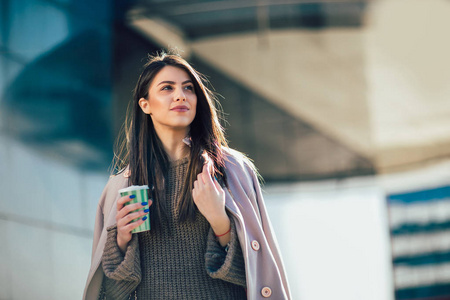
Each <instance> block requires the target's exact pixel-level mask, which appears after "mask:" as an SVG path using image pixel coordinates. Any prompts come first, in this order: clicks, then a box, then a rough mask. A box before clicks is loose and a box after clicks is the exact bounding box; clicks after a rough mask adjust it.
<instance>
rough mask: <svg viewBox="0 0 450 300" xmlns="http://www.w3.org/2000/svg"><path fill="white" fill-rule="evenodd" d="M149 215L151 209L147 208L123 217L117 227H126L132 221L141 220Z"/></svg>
mask: <svg viewBox="0 0 450 300" xmlns="http://www.w3.org/2000/svg"><path fill="white" fill-rule="evenodd" d="M148 213H149V209H148V208H147V209H145V210H140V211H138V212H134V213H131V214H128V215H126V216H125V217H123V218H122V219H121V220H119V222H118V223H117V226H125V225H127V224H128V223H130V222H131V221H133V220H136V219H139V218H141V217H143V216H145V215H147V214H148Z"/></svg>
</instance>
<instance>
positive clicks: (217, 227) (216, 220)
mask: <svg viewBox="0 0 450 300" xmlns="http://www.w3.org/2000/svg"><path fill="white" fill-rule="evenodd" d="M211 163H212V162H211V161H208V162H207V163H205V164H204V165H203V170H202V172H201V173H199V174H198V176H197V180H196V181H195V182H194V188H193V189H192V197H193V198H194V203H195V204H196V205H197V208H198V209H199V211H200V212H201V214H202V215H203V216H204V217H205V218H206V219H207V220H208V222H209V224H210V225H211V228H212V229H213V230H214V233H215V234H216V236H220V237H219V242H220V244H221V245H222V246H225V245H226V244H227V243H228V242H229V241H230V234H229V230H230V226H231V225H230V219H229V218H228V215H227V213H226V211H225V192H224V190H223V189H222V187H221V186H220V184H219V183H218V182H217V180H215V179H214V180H213V179H212V178H211V173H210V171H209V170H210V168H211V166H210V164H211ZM224 233H225V234H224Z"/></svg>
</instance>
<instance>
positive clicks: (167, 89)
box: [161, 85, 172, 91]
mask: <svg viewBox="0 0 450 300" xmlns="http://www.w3.org/2000/svg"><path fill="white" fill-rule="evenodd" d="M170 90H172V86H171V85H165V86H163V87H162V88H161V91H170Z"/></svg>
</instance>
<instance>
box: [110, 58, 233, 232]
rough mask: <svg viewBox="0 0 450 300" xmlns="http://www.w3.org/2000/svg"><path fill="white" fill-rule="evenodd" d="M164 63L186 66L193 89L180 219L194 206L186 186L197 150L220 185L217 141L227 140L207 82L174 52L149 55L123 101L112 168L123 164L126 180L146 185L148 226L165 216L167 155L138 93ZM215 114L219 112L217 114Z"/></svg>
mask: <svg viewBox="0 0 450 300" xmlns="http://www.w3.org/2000/svg"><path fill="white" fill-rule="evenodd" d="M166 66H174V67H177V68H180V69H182V70H184V71H186V73H187V74H188V75H189V77H190V78H191V80H192V82H193V85H194V90H195V93H196V95H197V110H196V115H195V118H194V120H193V121H192V123H191V125H190V131H189V135H190V139H191V146H190V157H189V158H190V159H189V165H188V171H187V176H186V178H185V180H184V183H183V187H182V191H181V195H180V199H178V213H179V220H180V221H182V222H184V221H187V220H193V219H194V218H195V215H196V207H195V204H194V202H193V199H192V189H193V186H194V181H195V180H196V179H197V175H198V173H200V172H201V171H202V167H203V162H204V160H203V157H202V154H203V156H205V155H207V156H208V157H209V159H211V160H212V162H213V166H214V168H213V170H212V173H213V175H214V176H216V178H217V179H218V181H219V183H220V184H221V185H222V186H223V187H225V186H227V180H226V175H225V161H224V159H225V156H224V153H223V151H222V147H228V145H227V141H226V139H225V136H224V131H223V127H222V126H221V124H220V121H219V115H218V114H219V113H221V110H219V109H218V108H220V105H219V103H218V101H217V98H216V97H215V95H214V93H213V92H212V91H211V90H210V89H208V88H207V86H206V84H207V80H206V78H205V77H204V76H203V75H202V74H200V73H199V72H197V71H196V70H195V69H194V68H193V67H192V66H191V65H190V64H189V63H188V62H187V61H186V60H184V59H183V58H181V57H180V56H179V55H176V54H167V53H160V54H157V55H155V56H150V57H149V60H148V62H147V63H146V64H145V65H144V70H143V71H142V73H141V75H140V76H139V79H138V82H137V84H136V87H135V89H134V92H133V99H132V101H130V103H129V106H128V112H127V117H126V120H125V123H124V127H123V130H122V134H121V135H119V137H118V140H117V143H116V151H115V158H114V162H113V165H114V166H113V170H112V172H114V173H120V172H123V171H124V169H125V168H126V167H127V166H128V167H129V170H130V177H129V183H130V184H133V185H148V186H149V187H150V193H151V195H152V196H151V197H152V200H153V205H152V207H151V209H150V218H151V223H152V227H153V228H155V229H157V228H158V227H159V226H160V222H161V220H162V219H164V218H165V217H166V216H167V211H166V206H165V205H164V189H165V186H164V184H165V182H166V179H167V176H168V169H169V166H170V161H169V158H168V155H167V153H166V152H165V150H164V148H163V145H162V143H161V140H160V139H159V137H158V136H157V134H156V131H155V128H154V126H153V122H152V119H151V117H150V116H149V115H147V114H145V113H144V112H143V111H142V109H141V107H140V106H139V103H138V102H139V99H141V98H145V99H147V100H148V97H149V88H150V85H151V83H152V81H153V79H154V77H155V76H156V74H158V72H159V71H161V70H162V69H163V68H164V67H166ZM220 117H221V118H222V117H223V116H222V115H220Z"/></svg>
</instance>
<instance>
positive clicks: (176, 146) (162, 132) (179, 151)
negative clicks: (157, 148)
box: [155, 128, 189, 161]
mask: <svg viewBox="0 0 450 300" xmlns="http://www.w3.org/2000/svg"><path fill="white" fill-rule="evenodd" d="M155 130H156V134H157V135H158V137H159V139H160V140H161V142H162V144H163V147H164V150H165V151H166V153H167V155H168V156H169V159H170V160H171V161H174V160H178V159H181V158H183V157H185V156H186V155H188V153H189V147H188V146H187V145H186V144H185V143H184V142H183V138H185V137H186V135H187V133H188V130H187V129H181V130H173V129H170V130H169V129H163V128H155Z"/></svg>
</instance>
